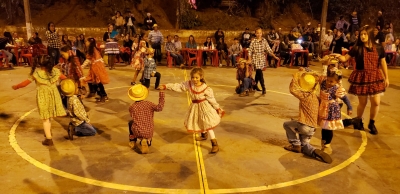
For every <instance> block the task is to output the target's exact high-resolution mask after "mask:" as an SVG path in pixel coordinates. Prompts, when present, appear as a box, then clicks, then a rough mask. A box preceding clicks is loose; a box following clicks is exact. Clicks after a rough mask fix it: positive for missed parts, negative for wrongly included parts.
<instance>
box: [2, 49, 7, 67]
mask: <svg viewBox="0 0 400 194" xmlns="http://www.w3.org/2000/svg"><path fill="white" fill-rule="evenodd" d="M3 59H4V60H5V65H7V66H8V63H9V61H8V57H7V55H6V53H5V52H4V51H0V67H4V64H3Z"/></svg>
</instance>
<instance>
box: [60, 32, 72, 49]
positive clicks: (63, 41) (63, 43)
mask: <svg viewBox="0 0 400 194" xmlns="http://www.w3.org/2000/svg"><path fill="white" fill-rule="evenodd" d="M61 46H62V47H64V46H69V47H72V42H71V41H70V40H69V39H68V35H66V34H64V35H62V37H61Z"/></svg>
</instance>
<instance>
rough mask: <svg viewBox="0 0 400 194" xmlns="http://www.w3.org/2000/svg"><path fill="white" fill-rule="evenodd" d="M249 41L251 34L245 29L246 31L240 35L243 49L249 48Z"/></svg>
mask: <svg viewBox="0 0 400 194" xmlns="http://www.w3.org/2000/svg"><path fill="white" fill-rule="evenodd" d="M250 39H251V33H250V31H249V28H246V30H245V31H244V32H243V34H242V42H241V43H242V47H243V48H249V46H250V42H251V41H250Z"/></svg>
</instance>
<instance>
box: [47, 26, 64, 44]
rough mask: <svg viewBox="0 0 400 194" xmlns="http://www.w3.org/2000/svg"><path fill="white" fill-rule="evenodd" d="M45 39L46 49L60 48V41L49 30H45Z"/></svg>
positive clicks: (54, 33) (55, 34)
mask: <svg viewBox="0 0 400 194" xmlns="http://www.w3.org/2000/svg"><path fill="white" fill-rule="evenodd" d="M46 37H47V46H48V47H51V48H60V47H61V41H60V38H59V37H58V35H57V33H56V32H50V30H47V31H46Z"/></svg>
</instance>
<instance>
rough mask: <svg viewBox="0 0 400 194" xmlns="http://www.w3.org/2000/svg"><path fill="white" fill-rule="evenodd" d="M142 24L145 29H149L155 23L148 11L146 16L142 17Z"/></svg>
mask: <svg viewBox="0 0 400 194" xmlns="http://www.w3.org/2000/svg"><path fill="white" fill-rule="evenodd" d="M143 24H144V26H145V29H146V30H151V29H153V26H154V24H157V22H156V20H155V19H154V18H153V16H151V14H150V13H147V16H146V17H145V18H144V21H143Z"/></svg>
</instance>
